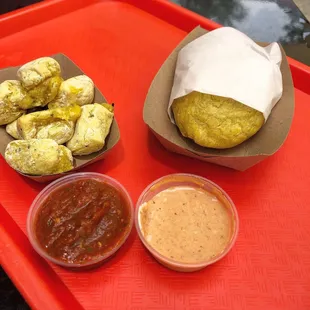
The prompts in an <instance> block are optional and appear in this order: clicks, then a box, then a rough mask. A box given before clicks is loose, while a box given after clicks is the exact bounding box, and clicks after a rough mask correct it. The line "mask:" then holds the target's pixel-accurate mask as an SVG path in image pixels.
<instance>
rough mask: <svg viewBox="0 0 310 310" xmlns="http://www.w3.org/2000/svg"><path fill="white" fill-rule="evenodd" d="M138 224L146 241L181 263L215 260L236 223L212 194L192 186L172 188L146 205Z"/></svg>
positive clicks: (227, 241) (141, 211)
mask: <svg viewBox="0 0 310 310" xmlns="http://www.w3.org/2000/svg"><path fill="white" fill-rule="evenodd" d="M139 224H140V228H141V231H142V234H143V235H144V237H145V239H146V240H147V242H148V243H149V244H150V245H151V247H152V248H154V249H155V250H156V251H158V252H159V253H160V254H162V255H163V256H165V257H167V258H170V259H172V260H175V261H177V262H180V263H200V262H206V261H209V260H212V259H213V258H214V257H216V256H218V255H219V254H221V253H222V252H223V251H224V250H225V249H226V247H227V245H228V243H229V241H230V239H231V235H232V230H233V226H232V225H233V222H232V219H231V217H230V213H229V211H228V210H227V208H226V207H225V205H224V204H223V203H222V202H221V201H220V200H219V199H218V198H217V197H216V196H214V195H213V194H211V193H209V192H207V191H204V190H202V189H197V188H193V187H172V188H169V189H166V190H164V191H162V192H160V193H158V194H157V195H156V196H154V197H153V199H152V200H150V201H149V202H147V203H145V204H143V205H142V206H141V208H140V213H139Z"/></svg>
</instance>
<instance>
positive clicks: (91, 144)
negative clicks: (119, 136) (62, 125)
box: [67, 103, 114, 155]
mask: <svg viewBox="0 0 310 310" xmlns="http://www.w3.org/2000/svg"><path fill="white" fill-rule="evenodd" d="M111 107H112V106H111ZM112 108H113V107H112ZM113 116H114V113H113V112H110V111H109V110H108V109H107V108H106V107H104V105H101V104H98V103H94V104H87V105H84V106H82V114H81V117H80V118H79V119H78V121H77V123H76V127H75V132H74V135H73V137H72V139H71V140H70V141H68V142H67V147H68V148H69V149H70V150H71V151H72V154H73V155H88V154H91V153H94V152H97V151H99V150H101V149H102V148H103V147H104V145H105V138H106V137H107V135H108V134H109V131H110V127H111V124H112V121H113Z"/></svg>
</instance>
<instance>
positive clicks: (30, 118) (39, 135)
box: [17, 105, 81, 144]
mask: <svg viewBox="0 0 310 310" xmlns="http://www.w3.org/2000/svg"><path fill="white" fill-rule="evenodd" d="M80 115H81V108H80V107H79V106H77V105H76V106H70V107H66V108H56V109H52V110H44V111H39V112H33V113H30V114H27V115H23V116H22V117H20V118H19V119H18V121H17V128H18V132H19V134H20V136H21V137H23V139H25V140H29V139H53V140H55V141H56V142H57V143H58V144H63V143H65V142H67V141H68V140H70V139H71V137H72V136H73V133H74V124H75V122H76V120H77V119H78V118H79V117H80Z"/></svg>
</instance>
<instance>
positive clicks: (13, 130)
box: [5, 120, 23, 140]
mask: <svg viewBox="0 0 310 310" xmlns="http://www.w3.org/2000/svg"><path fill="white" fill-rule="evenodd" d="M5 130H6V132H7V133H8V134H9V135H10V136H12V137H13V138H14V139H17V140H23V137H22V136H21V135H20V134H19V132H18V128H17V120H15V121H14V122H12V123H10V124H7V125H6V127H5Z"/></svg>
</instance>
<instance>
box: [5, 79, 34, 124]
mask: <svg viewBox="0 0 310 310" xmlns="http://www.w3.org/2000/svg"><path fill="white" fill-rule="evenodd" d="M31 103H32V99H31V98H30V97H29V96H28V94H27V93H26V91H25V90H24V89H23V87H22V85H21V83H20V82H19V81H16V80H7V81H4V82H2V83H1V84H0V125H5V124H9V123H12V122H13V121H14V120H16V119H17V118H19V117H20V116H21V115H22V114H23V113H24V112H25V111H24V110H23V109H22V107H23V106H24V105H27V104H31Z"/></svg>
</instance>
